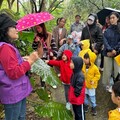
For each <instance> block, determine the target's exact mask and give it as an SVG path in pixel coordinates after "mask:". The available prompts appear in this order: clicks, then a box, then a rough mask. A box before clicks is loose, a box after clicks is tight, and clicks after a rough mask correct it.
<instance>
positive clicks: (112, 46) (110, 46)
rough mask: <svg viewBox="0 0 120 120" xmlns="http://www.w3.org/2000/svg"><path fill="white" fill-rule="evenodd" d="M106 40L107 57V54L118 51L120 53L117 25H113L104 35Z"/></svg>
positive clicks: (105, 52) (119, 35)
mask: <svg viewBox="0 0 120 120" xmlns="http://www.w3.org/2000/svg"><path fill="white" fill-rule="evenodd" d="M103 40H104V55H105V56H107V52H111V51H112V50H116V51H117V52H118V53H119V52H120V33H119V32H118V31H117V26H116V25H111V26H110V27H109V28H108V29H107V30H106V31H105V32H104V35H103Z"/></svg>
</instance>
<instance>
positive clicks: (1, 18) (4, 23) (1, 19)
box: [0, 13, 17, 30]
mask: <svg viewBox="0 0 120 120" xmlns="http://www.w3.org/2000/svg"><path fill="white" fill-rule="evenodd" d="M16 24H17V23H16V22H15V21H14V20H12V19H11V18H10V17H9V16H8V15H6V14H5V13H2V14H0V30H4V29H5V28H8V27H11V26H15V25H16Z"/></svg>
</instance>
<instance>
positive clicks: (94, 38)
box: [81, 13, 103, 54]
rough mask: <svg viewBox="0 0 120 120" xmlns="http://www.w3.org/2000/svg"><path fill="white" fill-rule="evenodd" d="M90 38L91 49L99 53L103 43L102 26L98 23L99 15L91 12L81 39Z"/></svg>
mask: <svg viewBox="0 0 120 120" xmlns="http://www.w3.org/2000/svg"><path fill="white" fill-rule="evenodd" d="M85 39H90V48H91V50H92V51H93V52H94V53H96V54H98V53H100V51H101V48H102V44H103V35H102V30H101V28H100V27H99V26H98V25H97V15H96V14H93V13H92V14H90V15H89V16H88V19H87V25H86V27H84V28H83V30H82V35H81V40H85Z"/></svg>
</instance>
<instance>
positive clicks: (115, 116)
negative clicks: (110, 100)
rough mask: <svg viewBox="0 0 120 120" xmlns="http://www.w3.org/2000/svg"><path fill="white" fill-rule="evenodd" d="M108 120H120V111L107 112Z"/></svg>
mask: <svg viewBox="0 0 120 120" xmlns="http://www.w3.org/2000/svg"><path fill="white" fill-rule="evenodd" d="M108 116H109V118H108V120H120V111H119V110H118V109H115V110H111V111H109V112H108Z"/></svg>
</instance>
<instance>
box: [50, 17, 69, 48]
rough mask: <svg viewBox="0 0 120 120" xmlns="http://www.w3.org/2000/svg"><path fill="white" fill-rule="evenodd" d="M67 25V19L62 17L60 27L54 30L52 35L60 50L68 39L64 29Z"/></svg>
mask: <svg viewBox="0 0 120 120" xmlns="http://www.w3.org/2000/svg"><path fill="white" fill-rule="evenodd" d="M65 23H66V19H65V18H63V17H61V18H59V23H58V25H57V26H56V27H55V28H54V29H53V32H52V35H53V38H54V39H55V42H56V46H57V48H59V47H60V46H62V45H63V44H64V42H65V40H66V37H67V30H66V28H64V26H65Z"/></svg>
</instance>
